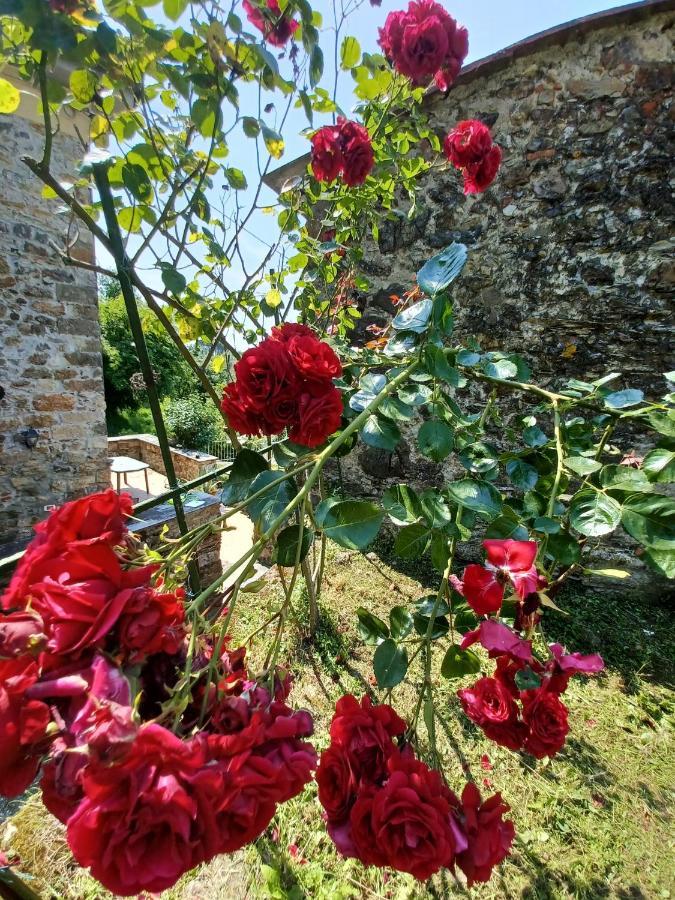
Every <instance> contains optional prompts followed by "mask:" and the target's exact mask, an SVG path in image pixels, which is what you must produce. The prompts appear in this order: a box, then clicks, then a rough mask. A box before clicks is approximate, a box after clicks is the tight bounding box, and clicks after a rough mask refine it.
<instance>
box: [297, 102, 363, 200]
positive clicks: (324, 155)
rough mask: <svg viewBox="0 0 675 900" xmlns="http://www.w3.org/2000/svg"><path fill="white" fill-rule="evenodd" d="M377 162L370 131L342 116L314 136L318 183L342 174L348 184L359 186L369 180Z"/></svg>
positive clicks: (315, 166) (313, 161)
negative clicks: (375, 161)
mask: <svg viewBox="0 0 675 900" xmlns="http://www.w3.org/2000/svg"><path fill="white" fill-rule="evenodd" d="M374 160H375V157H374V154H373V146H372V144H371V141H370V135H369V134H368V131H367V129H366V128H364V127H363V125H359V123H358V122H352V121H349V120H348V119H345V118H344V117H343V116H340V117H339V118H338V120H337V124H336V125H324V126H323V128H319V130H318V131H317V132H315V134H314V135H313V137H312V154H311V166H312V172H313V173H314V177H315V178H316V179H317V180H318V181H326V182H330V181H334V180H335V179H336V178H337V177H338V175H341V176H342V180H343V181H344V183H345V184H346V185H348V186H349V187H356V186H357V185H359V184H363V182H364V181H365V180H366V178H367V177H368V175H369V174H370V171H371V169H372V168H373V163H374Z"/></svg>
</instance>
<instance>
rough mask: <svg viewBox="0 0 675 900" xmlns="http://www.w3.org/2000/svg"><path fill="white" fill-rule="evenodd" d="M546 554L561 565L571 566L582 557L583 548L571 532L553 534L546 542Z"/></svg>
mask: <svg viewBox="0 0 675 900" xmlns="http://www.w3.org/2000/svg"><path fill="white" fill-rule="evenodd" d="M546 555H547V556H549V557H550V558H551V559H556V560H557V561H558V562H559V563H560V565H561V566H571V565H573V564H574V563H575V562H578V561H579V560H580V559H581V548H580V547H579V542H578V541H577V540H576V539H575V538H573V537H572V535H571V534H564V533H560V534H552V535H549V538H548V541H547V542H546Z"/></svg>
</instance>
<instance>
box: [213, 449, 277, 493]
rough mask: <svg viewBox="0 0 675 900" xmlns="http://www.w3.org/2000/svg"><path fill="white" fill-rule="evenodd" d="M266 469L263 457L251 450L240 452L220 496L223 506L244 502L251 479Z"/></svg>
mask: <svg viewBox="0 0 675 900" xmlns="http://www.w3.org/2000/svg"><path fill="white" fill-rule="evenodd" d="M267 468H268V465H267V461H266V459H265V457H264V456H261V455H260V454H259V453H254V452H253V450H240V451H239V453H238V454H237V458H236V459H235V461H234V463H233V465H232V469H231V470H230V476H229V478H228V479H227V482H226V483H225V485H224V487H223V490H222V491H221V494H220V500H221V503H222V504H223V506H236V504H237V503H241V502H242V500H245V499H246V497H247V496H248V494H249V490H248V489H249V486H250V484H251V482H252V481H253V479H254V478H255V477H256V476H257V475H259V474H260V473H261V472H264V471H265V470H266V469H267ZM279 474H281V473H279Z"/></svg>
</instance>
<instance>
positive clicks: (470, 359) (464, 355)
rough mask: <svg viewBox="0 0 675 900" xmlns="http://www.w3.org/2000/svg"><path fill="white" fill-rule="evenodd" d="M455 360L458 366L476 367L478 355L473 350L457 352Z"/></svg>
mask: <svg viewBox="0 0 675 900" xmlns="http://www.w3.org/2000/svg"><path fill="white" fill-rule="evenodd" d="M455 358H456V360H457V365H459V366H476V365H478V363H479V362H480V353H475V352H474V351H473V350H458V351H457V356H456V357H455Z"/></svg>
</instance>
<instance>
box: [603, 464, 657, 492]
mask: <svg viewBox="0 0 675 900" xmlns="http://www.w3.org/2000/svg"><path fill="white" fill-rule="evenodd" d="M600 483H601V484H602V486H603V487H604V488H607V489H609V490H613V491H638V492H640V493H643V494H644V493H650V492H651V491H653V490H654V488H653V486H652V483H651V482H650V481H649V479H648V478H647V475H646V473H645V472H643V471H642V470H641V469H631V467H630V466H615V465H612V466H605V467H604V468H603V470H602V472H601V473H600Z"/></svg>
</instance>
